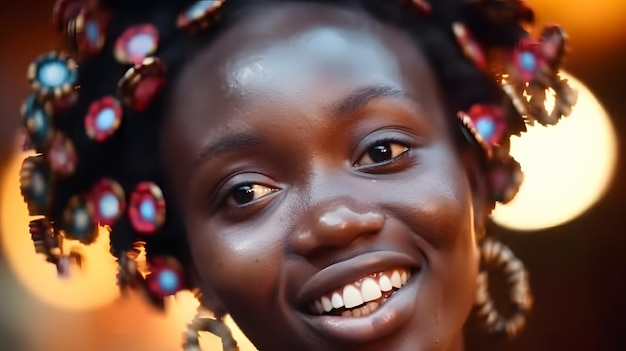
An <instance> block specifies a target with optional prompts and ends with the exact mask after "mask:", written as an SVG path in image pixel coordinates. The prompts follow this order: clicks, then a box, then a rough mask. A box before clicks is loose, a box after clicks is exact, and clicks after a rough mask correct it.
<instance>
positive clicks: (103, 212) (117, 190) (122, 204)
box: [89, 179, 126, 226]
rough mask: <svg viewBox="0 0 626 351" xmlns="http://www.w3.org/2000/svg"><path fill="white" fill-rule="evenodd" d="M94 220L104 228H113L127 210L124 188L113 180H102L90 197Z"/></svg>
mask: <svg viewBox="0 0 626 351" xmlns="http://www.w3.org/2000/svg"><path fill="white" fill-rule="evenodd" d="M89 198H90V201H91V206H92V208H93V217H94V220H95V221H96V222H97V223H98V224H100V225H103V226H113V224H115V222H116V221H117V220H118V219H119V218H120V217H121V216H122V214H123V213H124V211H125V210H126V197H125V195H124V189H123V188H122V186H121V185H120V184H119V183H118V182H116V181H114V180H111V179H101V180H100V181H99V182H98V183H96V184H95V185H94V186H93V188H92V189H91V193H90V195H89Z"/></svg>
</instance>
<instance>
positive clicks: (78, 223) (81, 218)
mask: <svg viewBox="0 0 626 351" xmlns="http://www.w3.org/2000/svg"><path fill="white" fill-rule="evenodd" d="M63 229H64V232H65V236H66V237H67V238H68V239H70V240H78V241H80V242H81V243H83V244H85V245H89V244H91V243H93V242H94V241H95V240H96V237H97V235H98V227H97V225H96V222H95V221H94V219H93V208H92V206H91V203H90V202H88V201H85V198H84V197H83V196H74V197H73V198H71V199H70V202H69V204H68V206H67V208H66V209H65V212H64V214H63Z"/></svg>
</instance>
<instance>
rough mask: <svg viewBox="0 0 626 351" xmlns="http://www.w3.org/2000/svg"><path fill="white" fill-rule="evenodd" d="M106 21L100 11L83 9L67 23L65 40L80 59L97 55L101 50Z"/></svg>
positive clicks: (104, 37)
mask: <svg viewBox="0 0 626 351" xmlns="http://www.w3.org/2000/svg"><path fill="white" fill-rule="evenodd" d="M107 25H108V21H107V20H106V19H105V17H104V16H103V13H102V11H100V12H98V13H96V12H95V11H93V10H91V9H89V8H87V7H83V8H82V9H81V11H80V12H79V13H78V15H77V16H76V17H74V18H73V19H72V20H70V22H69V23H68V28H67V40H68V43H69V45H70V47H71V48H72V50H73V51H74V52H76V54H77V56H79V57H80V58H85V57H91V56H94V55H97V54H98V53H100V51H101V50H102V47H103V46H104V42H105V39H106V36H105V33H106V30H107Z"/></svg>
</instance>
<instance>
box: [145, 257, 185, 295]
mask: <svg viewBox="0 0 626 351" xmlns="http://www.w3.org/2000/svg"><path fill="white" fill-rule="evenodd" d="M150 271H151V272H150V274H149V275H148V276H147V277H146V282H147V283H148V288H149V289H150V292H151V293H152V294H154V295H156V296H159V297H166V296H172V295H175V294H176V293H177V292H179V291H180V290H182V289H183V287H184V285H185V284H184V279H183V268H182V266H181V265H180V263H178V261H177V260H176V259H174V258H172V257H157V258H154V259H153V260H152V261H151V263H150Z"/></svg>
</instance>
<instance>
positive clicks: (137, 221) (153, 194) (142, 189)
mask: <svg viewBox="0 0 626 351" xmlns="http://www.w3.org/2000/svg"><path fill="white" fill-rule="evenodd" d="M165 208H166V206H165V199H164V198H163V192H162V191H161V188H159V187H158V186H157V185H156V184H154V183H152V182H143V183H139V184H138V185H137V187H136V189H135V191H134V192H133V193H132V194H131V196H130V201H129V208H128V216H129V218H130V222H131V224H132V226H133V228H134V229H135V230H136V231H137V232H138V233H141V234H146V235H148V234H154V233H155V232H156V230H157V229H158V228H159V227H161V226H162V225H163V223H164V222H165Z"/></svg>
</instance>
